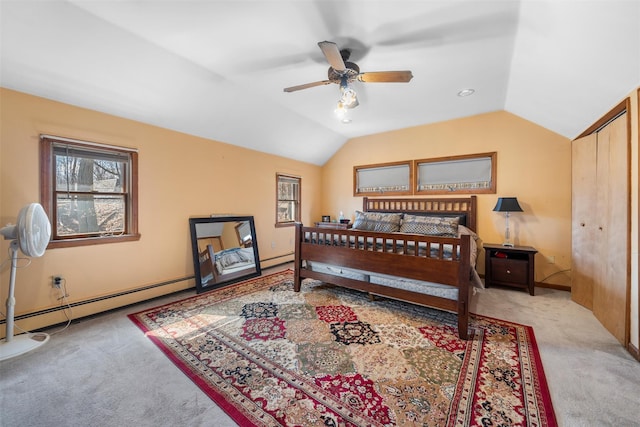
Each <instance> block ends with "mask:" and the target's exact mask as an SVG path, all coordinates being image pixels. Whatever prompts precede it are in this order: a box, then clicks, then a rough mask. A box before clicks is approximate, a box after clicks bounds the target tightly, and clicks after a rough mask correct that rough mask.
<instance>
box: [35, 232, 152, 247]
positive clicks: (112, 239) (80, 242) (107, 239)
mask: <svg viewBox="0 0 640 427" xmlns="http://www.w3.org/2000/svg"><path fill="white" fill-rule="evenodd" d="M137 240H140V234H126V235H123V236H104V237H83V238H78V239H63V240H52V241H50V242H49V245H48V246H47V249H55V248H72V247H76V246H92V245H102V244H107V243H120V242H134V241H137Z"/></svg>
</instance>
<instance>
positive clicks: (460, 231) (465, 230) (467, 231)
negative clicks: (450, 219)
mask: <svg viewBox="0 0 640 427" xmlns="http://www.w3.org/2000/svg"><path fill="white" fill-rule="evenodd" d="M463 234H468V235H469V236H471V237H472V238H473V240H478V235H477V234H476V233H475V232H474V231H473V230H471V229H469V228H467V227H465V226H464V225H462V224H460V225H458V237H460V236H462V235H463Z"/></svg>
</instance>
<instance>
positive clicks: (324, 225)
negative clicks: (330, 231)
mask: <svg viewBox="0 0 640 427" xmlns="http://www.w3.org/2000/svg"><path fill="white" fill-rule="evenodd" d="M315 225H316V227H319V228H335V229H340V230H346V229H349V228H351V226H352V225H353V224H351V223H348V224H345V223H342V222H322V221H320V222H316V224H315Z"/></svg>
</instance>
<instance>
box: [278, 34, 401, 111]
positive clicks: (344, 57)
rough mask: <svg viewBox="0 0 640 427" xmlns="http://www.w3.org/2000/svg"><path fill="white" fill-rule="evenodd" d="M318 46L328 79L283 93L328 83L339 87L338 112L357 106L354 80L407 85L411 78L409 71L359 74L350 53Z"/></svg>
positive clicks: (330, 44)
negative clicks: (324, 59)
mask: <svg viewBox="0 0 640 427" xmlns="http://www.w3.org/2000/svg"><path fill="white" fill-rule="evenodd" d="M318 46H320V49H321V50H322V53H323V54H324V57H325V58H326V59H327V62H328V63H329V65H330V67H329V71H328V79H327V80H321V81H317V82H313V83H306V84H302V85H298V86H291V87H287V88H285V89H284V91H285V92H295V91H298V90H302V89H308V88H311V87H315V86H323V85H327V84H329V83H336V84H338V85H340V92H341V94H342V96H341V98H340V100H339V101H338V110H344V109H345V108H355V107H357V106H358V99H357V96H356V92H355V90H354V89H353V87H352V83H353V82H354V81H356V80H358V81H361V82H364V83H407V82H409V81H410V80H411V79H412V78H413V74H411V71H373V72H366V73H361V72H360V67H358V65H357V64H355V63H353V62H349V57H350V56H351V51H350V50H349V49H342V50H340V49H338V45H337V44H335V43H333V42H329V41H323V42H319V43H318Z"/></svg>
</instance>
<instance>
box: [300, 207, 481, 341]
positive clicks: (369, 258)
mask: <svg viewBox="0 0 640 427" xmlns="http://www.w3.org/2000/svg"><path fill="white" fill-rule="evenodd" d="M363 210H364V211H365V212H390V213H407V214H415V215H433V216H464V218H465V221H464V225H465V226H466V227H468V228H469V229H471V230H473V231H476V196H470V197H467V198H428V199H425V198H421V199H407V198H385V199H376V198H367V197H365V198H364V201H363ZM310 233H315V234H310ZM309 235H314V236H316V238H315V239H307V238H305V236H309ZM359 240H360V241H362V240H365V241H370V242H371V241H374V242H376V243H377V244H373V245H366V244H365V245H358V244H351V245H339V244H338V245H336V244H335V243H334V242H344V241H351V242H354V241H359ZM394 242H395V243H394ZM405 243H406V244H407V245H412V246H413V247H418V245H423V246H424V245H431V247H434V245H435V247H437V248H439V250H438V251H437V252H438V253H437V254H436V255H434V254H433V253H431V254H429V252H428V251H427V253H426V254H418V253H417V252H418V251H415V252H416V253H413V252H412V253H410V254H406V253H404V251H403V249H402V248H403V247H405ZM444 245H452V247H453V250H452V254H453V256H450V257H449V258H447V257H446V256H445V255H444V250H443V248H444ZM381 248H382V249H381ZM470 251H471V245H470V236H468V235H462V236H461V237H460V238H451V237H436V236H429V235H423V234H406V233H379V232H371V231H362V230H352V229H327V228H320V227H305V226H303V225H302V224H300V223H298V224H296V245H295V276H294V291H296V292H299V291H300V287H301V285H302V280H303V279H305V278H310V279H316V280H320V281H323V282H325V283H330V284H334V285H338V286H343V287H346V288H350V289H356V290H359V291H363V292H368V293H369V294H371V295H380V296H384V297H388V298H393V299H398V300H402V301H407V302H411V303H415V304H420V305H425V306H429V307H433V308H437V309H441V310H445V311H450V312H453V313H456V314H457V317H458V335H459V336H460V338H461V339H465V340H466V339H467V338H468V323H469V286H470V284H471V280H470V273H471V265H470V253H471V252H470ZM303 261H317V262H322V263H327V264H332V265H336V266H341V267H344V268H352V269H357V270H363V271H367V272H371V274H374V273H380V274H386V275H392V276H399V277H402V278H407V279H414V280H422V281H427V282H433V283H440V284H444V285H448V286H451V287H455V288H457V289H458V299H457V300H452V299H447V298H443V297H439V296H434V295H428V294H427V293H421V292H417V291H409V290H404V289H398V288H394V287H389V286H384V285H379V284H374V283H370V282H368V281H366V280H355V279H351V278H347V277H341V276H336V275H332V274H327V273H321V272H315V271H312V270H311V269H308V268H306V266H305V265H304V263H303ZM366 277H369V276H366Z"/></svg>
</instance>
